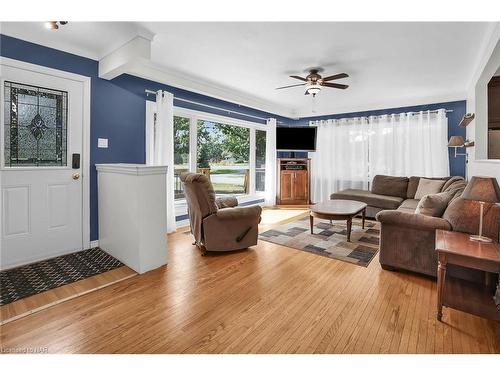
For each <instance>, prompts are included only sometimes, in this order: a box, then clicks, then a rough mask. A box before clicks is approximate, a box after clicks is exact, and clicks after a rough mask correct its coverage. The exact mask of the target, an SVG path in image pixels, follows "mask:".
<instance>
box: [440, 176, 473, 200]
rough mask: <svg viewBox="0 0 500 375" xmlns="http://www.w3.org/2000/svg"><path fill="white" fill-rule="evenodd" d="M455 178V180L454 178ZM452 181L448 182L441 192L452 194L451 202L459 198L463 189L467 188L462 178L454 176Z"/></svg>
mask: <svg viewBox="0 0 500 375" xmlns="http://www.w3.org/2000/svg"><path fill="white" fill-rule="evenodd" d="M455 177H456V178H455ZM455 177H453V178H452V179H453V181H452V179H450V180H448V181H447V182H446V183H445V184H444V186H443V189H442V191H443V192H449V193H452V194H453V197H452V198H451V201H453V200H455V199H457V198H459V197H460V196H461V195H462V193H463V192H464V190H465V187H466V186H467V182H465V180H464V179H463V177H460V176H455Z"/></svg>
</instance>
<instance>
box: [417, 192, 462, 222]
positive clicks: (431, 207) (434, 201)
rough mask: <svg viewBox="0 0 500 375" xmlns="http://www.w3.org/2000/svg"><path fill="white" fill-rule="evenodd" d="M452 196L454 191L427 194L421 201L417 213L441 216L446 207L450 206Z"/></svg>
mask: <svg viewBox="0 0 500 375" xmlns="http://www.w3.org/2000/svg"><path fill="white" fill-rule="evenodd" d="M452 197H453V193H450V192H443V193H437V194H429V195H426V196H424V197H423V198H422V199H421V200H420V201H419V203H418V206H417V208H416V210H415V213H416V214H422V215H426V216H434V217H441V216H443V213H444V210H446V207H448V203H449V202H450V200H451V198H452Z"/></svg>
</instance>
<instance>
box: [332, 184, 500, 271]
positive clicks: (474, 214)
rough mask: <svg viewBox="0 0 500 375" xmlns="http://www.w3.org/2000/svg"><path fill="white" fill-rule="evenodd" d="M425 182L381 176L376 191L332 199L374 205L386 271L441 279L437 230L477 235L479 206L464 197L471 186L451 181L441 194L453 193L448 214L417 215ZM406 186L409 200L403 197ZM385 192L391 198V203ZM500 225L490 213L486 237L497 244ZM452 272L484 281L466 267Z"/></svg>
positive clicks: (495, 212) (499, 212)
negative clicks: (419, 190) (420, 186)
mask: <svg viewBox="0 0 500 375" xmlns="http://www.w3.org/2000/svg"><path fill="white" fill-rule="evenodd" d="M420 178H421V177H410V178H406V177H392V176H375V178H374V181H373V184H372V190H371V191H363V190H353V189H350V190H344V191H340V192H338V193H335V194H332V195H331V198H332V199H352V200H360V201H363V202H365V203H367V204H368V205H369V206H368V207H369V208H370V209H371V211H372V213H373V212H375V211H377V213H376V215H375V216H376V219H377V220H378V221H379V222H380V224H381V225H380V256H379V261H380V264H381V266H382V268H383V269H386V270H408V271H412V272H417V273H420V274H424V275H428V276H432V277H436V275H437V256H436V252H435V239H436V238H435V232H436V229H444V230H454V231H459V232H465V233H477V229H478V226H479V204H478V203H477V202H474V201H469V200H465V199H463V198H461V197H460V196H461V194H462V192H463V191H464V189H465V187H466V185H467V184H466V182H465V180H464V179H463V178H462V177H460V176H454V177H445V178H442V180H444V181H445V183H444V185H443V187H442V189H441V193H445V194H448V198H447V199H448V201H447V203H446V207H445V208H444V212H443V213H442V214H441V215H439V216H438V217H436V216H428V215H423V214H420V213H415V210H416V209H417V206H418V205H419V202H420V200H419V199H415V192H416V190H417V187H418V184H419V180H420ZM405 181H407V184H406V197H405V198H403V192H404V187H405V183H404V182H405ZM392 184H393V185H392ZM377 185H378V186H377ZM381 192H382V193H386V194H391V195H388V198H387V199H386V198H385V195H384V194H380V193H381ZM395 202H398V203H397V204H396V203H395ZM390 205H392V206H390ZM389 206H390V208H388V207H389ZM499 224H500V209H498V208H497V207H490V208H488V209H487V210H486V211H485V214H484V229H483V230H484V234H485V235H486V236H489V237H491V238H495V239H497V238H498V230H499ZM449 272H450V273H451V274H453V275H454V276H457V277H461V278H465V279H469V280H471V281H481V279H482V278H484V274H482V273H479V272H475V271H473V270H465V269H462V268H460V267H455V268H454V269H453V267H452V269H450V270H449Z"/></svg>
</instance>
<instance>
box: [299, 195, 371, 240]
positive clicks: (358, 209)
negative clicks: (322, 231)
mask: <svg viewBox="0 0 500 375" xmlns="http://www.w3.org/2000/svg"><path fill="white" fill-rule="evenodd" d="M310 210H311V211H310V213H309V220H310V223H311V234H314V233H313V227H314V218H315V217H317V218H318V219H326V220H330V221H332V220H347V242H350V241H351V226H352V218H353V217H354V216H356V215H358V214H360V213H361V215H362V218H363V219H362V226H363V229H364V227H365V216H366V203H363V202H357V201H351V200H347V199H331V200H329V201H323V202H320V203H317V204H315V205H313V206H311V208H310Z"/></svg>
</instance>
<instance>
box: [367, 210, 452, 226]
mask: <svg viewBox="0 0 500 375" xmlns="http://www.w3.org/2000/svg"><path fill="white" fill-rule="evenodd" d="M376 219H377V220H378V221H379V222H381V223H382V224H392V225H398V226H403V227H410V228H416V229H422V230H429V231H434V230H436V229H444V230H451V229H452V228H451V224H450V223H449V222H448V221H447V220H445V219H443V218H440V217H433V216H426V215H421V214H412V213H408V212H403V211H397V210H384V211H380V212H379V213H378V214H377V216H376Z"/></svg>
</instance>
